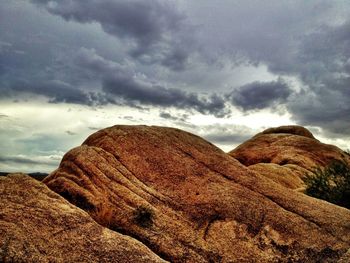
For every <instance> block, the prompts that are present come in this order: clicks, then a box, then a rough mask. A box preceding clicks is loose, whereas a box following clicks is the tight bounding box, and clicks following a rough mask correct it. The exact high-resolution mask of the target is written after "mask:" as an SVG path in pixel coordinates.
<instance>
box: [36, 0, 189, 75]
mask: <svg viewBox="0 0 350 263" xmlns="http://www.w3.org/2000/svg"><path fill="white" fill-rule="evenodd" d="M32 2H33V3H36V4H37V5H39V6H43V7H44V8H45V9H46V10H48V11H49V12H50V13H51V14H54V15H58V16H61V17H63V18H64V19H65V20H67V21H70V20H73V21H76V22H79V23H99V24H100V25H101V27H102V29H103V30H104V31H105V32H106V33H108V34H111V35H113V36H115V37H117V38H120V39H127V40H132V41H134V44H133V43H130V42H129V43H128V44H129V45H130V46H134V47H133V48H132V49H131V51H130V55H131V56H133V57H135V58H139V57H140V58H141V59H142V60H144V59H145V58H142V56H143V55H149V54H151V58H150V57H149V56H147V59H146V60H145V61H148V62H154V61H158V60H159V59H156V57H160V60H163V64H164V65H166V66H169V67H170V68H173V69H175V70H179V69H182V68H183V67H184V64H185V62H186V60H187V57H188V55H189V53H188V51H186V50H185V49H183V50H179V49H178V48H177V46H178V45H180V46H181V45H182V44H183V41H186V38H188V37H189V36H190V35H189V34H187V33H186V31H185V30H182V31H180V29H181V27H182V26H183V25H182V22H183V20H184V18H185V17H184V15H182V14H181V13H180V12H179V11H178V9H177V7H176V5H175V4H171V3H170V2H167V1H158V0H152V1H141V0H132V1H130V0H86V1H77V0H62V1H49V0H32Z"/></svg>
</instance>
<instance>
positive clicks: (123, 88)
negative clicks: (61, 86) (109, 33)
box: [76, 48, 229, 117]
mask: <svg viewBox="0 0 350 263" xmlns="http://www.w3.org/2000/svg"><path fill="white" fill-rule="evenodd" d="M76 62H77V63H78V64H79V65H80V66H81V67H83V68H86V69H87V70H88V71H89V72H90V73H91V74H94V76H99V77H100V78H101V81H102V91H103V92H104V93H105V94H106V97H108V98H111V97H112V98H115V99H116V100H118V99H119V101H120V99H122V100H123V101H122V102H121V103H123V104H127V105H129V106H133V105H134V103H140V104H141V105H152V106H160V107H176V108H186V109H190V110H191V109H194V110H197V111H198V112H200V113H203V114H213V115H215V116H218V117H223V116H225V115H227V114H228V113H229V110H228V109H227V107H226V105H225V100H224V99H223V98H222V97H221V96H219V95H217V94H215V93H212V94H211V95H209V96H200V95H199V94H197V93H194V92H186V91H183V90H181V89H175V88H166V87H163V86H162V85H160V84H157V83H152V80H149V79H145V78H143V77H138V76H137V74H135V72H133V71H132V70H130V69H129V68H128V67H126V66H124V65H122V64H119V63H116V62H113V61H110V60H107V59H105V58H103V57H101V56H99V55H98V54H96V51H95V50H89V49H86V48H82V49H81V50H80V52H79V54H78V57H77V60H76Z"/></svg>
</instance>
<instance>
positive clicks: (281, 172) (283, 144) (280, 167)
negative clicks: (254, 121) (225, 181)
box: [229, 126, 350, 189]
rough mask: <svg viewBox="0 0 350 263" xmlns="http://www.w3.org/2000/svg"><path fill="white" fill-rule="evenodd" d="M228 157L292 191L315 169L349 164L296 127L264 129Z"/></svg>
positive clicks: (339, 152) (338, 152) (346, 157)
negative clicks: (333, 163) (342, 161)
mask: <svg viewBox="0 0 350 263" xmlns="http://www.w3.org/2000/svg"><path fill="white" fill-rule="evenodd" d="M229 155H231V156H232V157H234V158H235V159H236V160H238V161H239V162H240V163H242V164H244V165H245V166H248V167H249V169H250V170H253V171H255V172H257V173H259V174H260V175H262V176H266V177H268V178H270V179H272V180H274V181H275V182H278V183H280V184H282V185H284V186H286V187H289V188H292V189H298V188H300V187H303V185H304V183H303V181H302V179H303V178H304V177H305V175H306V174H308V173H310V172H313V171H314V170H315V168H317V167H323V166H326V165H328V164H329V163H330V162H332V161H334V160H345V161H347V162H348V163H350V156H349V155H347V154H346V153H345V152H343V151H342V150H341V149H339V148H338V147H336V146H333V145H328V144H324V143H321V142H320V141H318V140H316V139H315V138H314V136H313V135H312V133H311V132H310V131H308V130H307V129H305V128H304V127H300V126H281V127H277V128H270V129H267V130H265V131H263V132H261V133H258V134H257V135H255V136H254V137H253V138H251V139H250V140H248V141H246V142H244V143H243V144H241V145H239V146H238V147H237V148H236V149H234V150H232V151H231V152H229Z"/></svg>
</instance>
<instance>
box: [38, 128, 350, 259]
mask: <svg viewBox="0 0 350 263" xmlns="http://www.w3.org/2000/svg"><path fill="white" fill-rule="evenodd" d="M44 182H45V183H46V184H47V185H48V186H49V188H51V189H52V190H54V191H55V192H57V193H59V194H60V195H62V196H64V197H65V198H67V199H68V200H69V201H70V202H71V203H73V204H75V205H77V206H79V207H81V208H83V209H84V210H86V211H87V212H88V213H89V214H90V215H91V216H92V217H93V218H94V219H95V220H96V221H97V222H99V223H100V224H101V225H104V226H106V227H109V228H110V229H113V230H115V231H118V232H121V233H124V234H127V235H129V236H132V237H134V238H136V239H138V240H140V241H142V242H143V243H144V244H146V245H147V246H148V247H149V248H151V249H152V251H153V252H154V253H156V254H158V255H160V256H161V257H162V258H164V259H166V260H169V261H171V262H336V261H337V260H338V259H339V258H340V257H341V256H342V255H343V254H345V253H346V251H347V250H348V249H349V248H350V211H349V210H347V209H344V208H341V207H338V206H335V205H332V204H329V203H327V202H324V201H321V200H317V199H314V198H310V197H308V196H306V195H303V194H301V193H297V192H295V191H292V190H290V189H288V188H286V187H284V186H282V185H281V184H277V183H275V182H273V181H272V180H270V179H266V178H265V177H264V176H260V175H259V174H257V173H256V172H254V171H252V170H250V169H248V168H247V167H246V166H245V165H243V164H241V163H240V162H238V161H237V160H236V159H234V158H232V157H231V156H229V155H228V154H226V153H224V152H222V151H221V150H220V149H218V148H217V147H215V146H214V145H212V144H210V143H208V142H207V141H205V140H203V139H202V138H200V137H198V136H195V135H192V134H190V133H187V132H184V131H181V130H177V129H172V128H164V127H153V126H152V127H148V126H114V127H110V128H107V129H103V130H100V131H98V132H96V133H94V134H93V135H91V136H90V137H89V138H88V139H87V140H86V141H85V142H84V143H83V145H82V146H79V147H77V148H74V149H72V150H71V151H69V152H68V153H67V154H66V155H65V156H64V158H63V160H62V162H61V164H60V166H59V168H58V169H57V170H56V171H54V172H53V173H52V174H50V175H49V176H48V177H47V178H46V179H45V180H44Z"/></svg>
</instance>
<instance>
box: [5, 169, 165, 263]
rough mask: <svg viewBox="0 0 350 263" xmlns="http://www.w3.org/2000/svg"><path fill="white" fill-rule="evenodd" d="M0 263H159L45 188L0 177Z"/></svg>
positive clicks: (137, 244) (130, 240)
mask: <svg viewBox="0 0 350 263" xmlns="http://www.w3.org/2000/svg"><path fill="white" fill-rule="evenodd" d="M0 262H26V263H28V262H33V263H34V262H35V263H41V262H165V261H163V260H161V259H160V258H159V257H158V256H157V255H155V254H154V253H152V252H151V251H150V250H149V249H148V248H147V247H145V246H144V245H143V244H141V243H140V242H138V241H137V240H135V239H133V238H131V237H128V236H124V235H121V234H118V233H116V232H114V231H111V230H109V229H107V228H104V227H102V226H100V225H98V224H97V223H96V222H95V221H94V220H93V219H92V218H91V217H90V216H89V215H88V214H87V213H86V212H84V211H83V210H81V209H79V208H77V207H76V206H73V205H72V204H70V203H69V202H67V201H66V200H65V199H63V198H62V197H61V196H59V195H58V194H56V193H54V192H52V191H51V190H50V189H48V188H47V187H46V185H44V184H42V183H40V182H38V181H36V180H34V179H32V178H30V177H29V176H26V175H23V174H15V175H10V176H7V177H0Z"/></svg>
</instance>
